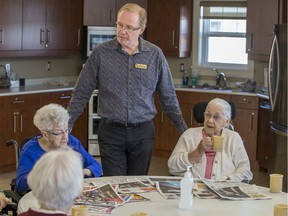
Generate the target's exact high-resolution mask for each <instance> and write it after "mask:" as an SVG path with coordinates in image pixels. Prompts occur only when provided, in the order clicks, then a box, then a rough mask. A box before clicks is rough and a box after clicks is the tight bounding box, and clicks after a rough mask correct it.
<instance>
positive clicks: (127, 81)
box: [68, 38, 187, 133]
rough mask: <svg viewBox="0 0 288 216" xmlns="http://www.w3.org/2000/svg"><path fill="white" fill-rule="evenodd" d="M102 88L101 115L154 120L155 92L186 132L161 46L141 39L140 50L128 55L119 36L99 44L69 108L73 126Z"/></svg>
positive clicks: (124, 120) (122, 119)
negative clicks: (94, 94) (87, 104)
mask: <svg viewBox="0 0 288 216" xmlns="http://www.w3.org/2000/svg"><path fill="white" fill-rule="evenodd" d="M95 89H98V90H99V93H98V99H99V110H98V114H99V115H100V116H101V117H104V118H107V119H109V120H114V121H116V122H122V123H137V122H145V121H149V120H152V119H153V118H154V116H155V114H156V109H155V106H154V92H155V91H156V92H157V93H158V94H159V98H160V101H161V107H162V109H163V111H164V112H165V113H167V114H168V116H169V117H170V119H171V120H172V121H173V123H174V125H175V126H176V128H177V129H178V130H179V131H180V132H181V133H182V132H183V131H184V130H186V129H187V126H186V124H185V122H184V121H183V118H182V115H181V111H180V108H179V104H178V100H177V97H176V94H175V89H174V85H173V80H172V77H171V73H170V69H169V66H168V63H167V61H166V59H165V57H164V55H163V53H162V51H161V49H159V48H158V47H157V46H155V45H153V44H151V43H149V42H148V41H146V40H143V39H142V38H141V39H140V45H139V48H138V52H135V53H134V54H133V55H128V54H127V53H125V52H124V51H123V50H122V47H121V45H120V44H119V43H118V42H117V39H116V38H115V39H113V40H111V41H109V42H106V43H103V44H101V45H99V46H97V47H96V48H95V49H94V51H93V52H92V54H91V56H90V57H89V59H88V60H87V62H86V63H85V67H84V68H83V69H82V71H81V74H80V75H79V77H78V80H77V83H76V86H75V89H74V91H73V95H72V100H71V102H70V104H69V107H68V110H69V113H70V115H71V119H70V122H69V123H70V126H71V125H73V123H74V121H75V120H76V118H77V117H78V116H79V115H80V114H81V112H82V111H83V108H84V107H85V105H86V103H87V102H88V100H89V98H90V96H91V93H92V92H93V91H94V90H95Z"/></svg>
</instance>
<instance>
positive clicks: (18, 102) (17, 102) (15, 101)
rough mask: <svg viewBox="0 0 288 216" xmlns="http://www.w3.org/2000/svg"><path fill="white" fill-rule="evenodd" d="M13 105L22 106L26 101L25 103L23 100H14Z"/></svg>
mask: <svg viewBox="0 0 288 216" xmlns="http://www.w3.org/2000/svg"><path fill="white" fill-rule="evenodd" d="M12 103H13V104H20V103H25V101H23V100H21V101H18V99H17V98H16V100H14V101H13V102H12Z"/></svg>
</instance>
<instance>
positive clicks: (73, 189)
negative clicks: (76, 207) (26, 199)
mask: <svg viewBox="0 0 288 216" xmlns="http://www.w3.org/2000/svg"><path fill="white" fill-rule="evenodd" d="M28 184H29V186H30V188H31V189H32V193H33V195H34V196H35V197H36V198H37V200H38V203H39V206H40V208H30V209H29V210H28V211H26V212H23V213H21V214H19V215H21V216H26V215H27V216H28V215H29V216H32V215H38V216H40V215H43V216H44V215H58V216H65V215H67V214H68V212H69V210H70V208H71V206H72V205H73V204H74V200H75V198H77V197H78V196H79V195H80V194H81V192H82V188H83V173H82V159H81V155H80V154H79V153H78V152H75V151H73V150H72V149H69V148H68V147H67V148H66V149H60V150H55V151H51V152H48V153H47V154H45V155H43V156H42V157H41V158H40V159H39V160H38V161H37V162H36V164H35V166H34V167H33V169H32V171H31V172H30V173H29V175H28Z"/></svg>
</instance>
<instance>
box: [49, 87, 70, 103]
mask: <svg viewBox="0 0 288 216" xmlns="http://www.w3.org/2000/svg"><path fill="white" fill-rule="evenodd" d="M70 99H71V91H70V90H69V91H59V92H53V93H45V104H49V103H56V104H61V105H66V104H68V103H69V101H70Z"/></svg>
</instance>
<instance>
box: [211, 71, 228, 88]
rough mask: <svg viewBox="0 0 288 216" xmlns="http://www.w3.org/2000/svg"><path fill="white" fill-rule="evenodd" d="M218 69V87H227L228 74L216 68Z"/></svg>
mask: <svg viewBox="0 0 288 216" xmlns="http://www.w3.org/2000/svg"><path fill="white" fill-rule="evenodd" d="M213 70H215V71H216V73H217V75H216V87H217V88H219V89H226V76H225V74H224V73H223V72H219V70H218V69H216V68H214V69H213Z"/></svg>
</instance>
